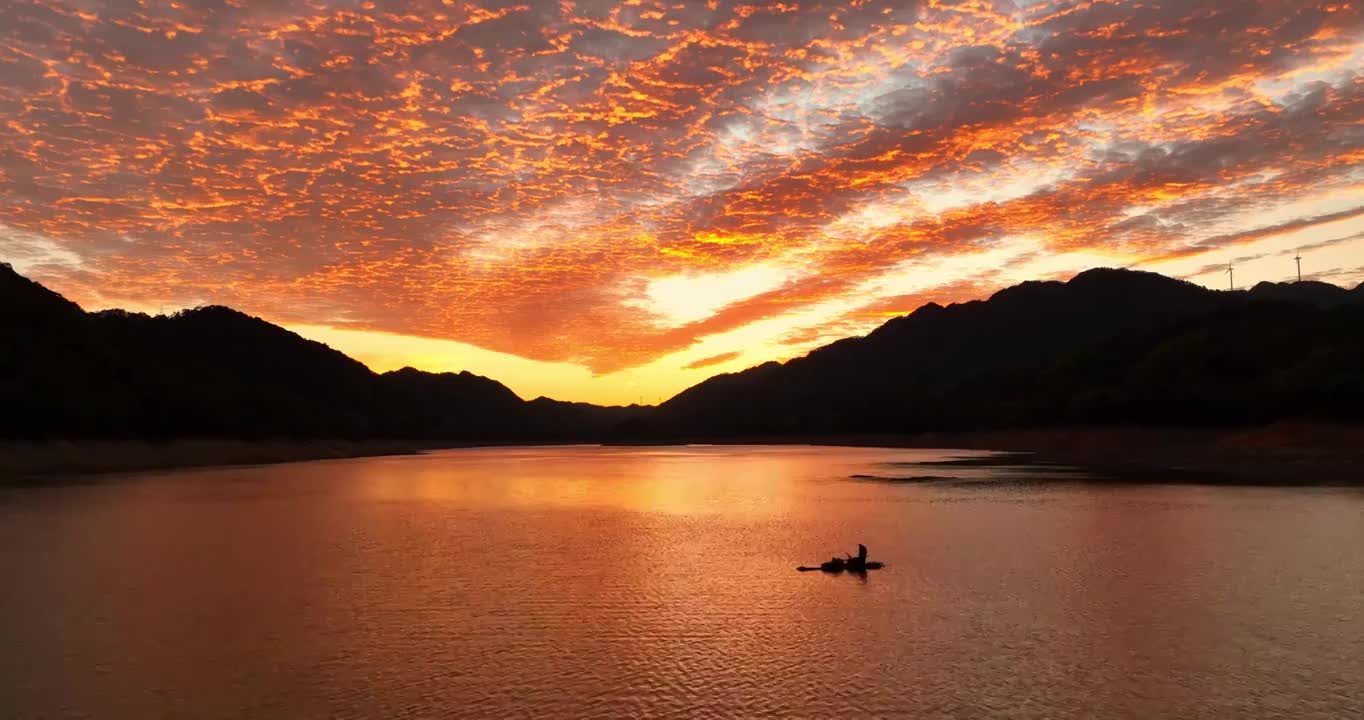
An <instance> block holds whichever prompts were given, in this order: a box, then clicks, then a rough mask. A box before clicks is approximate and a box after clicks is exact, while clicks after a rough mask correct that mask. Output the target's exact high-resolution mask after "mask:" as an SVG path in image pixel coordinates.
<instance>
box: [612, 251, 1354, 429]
mask: <svg viewBox="0 0 1364 720" xmlns="http://www.w3.org/2000/svg"><path fill="white" fill-rule="evenodd" d="M1361 301H1364V292H1361V290H1360V288H1356V290H1354V291H1346V290H1343V289H1341V288H1338V287H1335V286H1332V285H1326V284H1324V283H1293V284H1274V283H1261V284H1260V285H1258V286H1256V287H1255V288H1254V289H1252V290H1250V291H1240V292H1217V291H1212V290H1208V289H1205V288H1202V287H1200V286H1197V285H1194V284H1191V283H1187V282H1183V281H1179V280H1173V279H1170V278H1167V277H1164V276H1161V275H1157V274H1154V273H1146V272H1134V271H1127V270H1110V269H1099V270H1090V271H1087V272H1084V273H1081V274H1079V275H1077V276H1075V277H1074V278H1073V279H1071V280H1070V281H1069V282H1026V283H1023V284H1021V285H1018V286H1015V287H1011V288H1008V289H1005V290H1001V291H1000V292H998V293H996V294H995V295H994V296H992V297H991V298H990V299H989V300H985V301H973V302H968V303H963V304H957V305H951V306H948V307H942V306H939V305H937V304H928V305H925V306H923V307H921V308H919V309H918V310H916V311H915V312H913V313H911V314H909V315H906V316H904V317H900V318H896V319H894V320H891V321H889V322H887V323H886V324H884V325H882V326H881V327H879V328H877V329H876V330H875V331H873V332H871V333H870V334H868V335H867V336H865V337H861V338H851V339H846V340H841V341H838V342H835V343H833V344H831V345H828V346H825V347H822V348H819V349H817V350H815V351H813V352H811V353H810V354H809V355H807V356H805V357H802V358H797V359H794V360H791V361H789V362H787V363H785V364H778V363H775V362H773V363H767V364H764V365H761V366H758V367H756V368H752V369H750V370H746V371H744V372H740V373H734V374H729V375H721V376H718V377H714V378H711V379H709V380H707V381H705V382H703V383H701V384H699V385H696V386H694V387H692V388H690V389H688V390H686V391H684V392H682V393H680V394H679V395H677V396H676V397H674V398H672V399H671V400H669V401H668V402H666V403H664V404H663V405H662V406H660V407H659V409H658V411H657V412H655V413H654V414H652V415H651V416H650V417H648V418H642V419H637V420H636V421H635V422H633V423H631V424H630V425H629V426H627V427H625V428H623V429H622V436H623V438H636V439H647V438H650V437H664V438H674V437H682V438H697V439H699V438H722V437H733V436H745V435H749V436H756V435H783V436H787V435H820V434H843V433H908V432H918V431H925V430H954V429H985V428H992V429H993V428H1011V427H1045V426H1058V425H1088V424H1160V425H1197V424H1253V423H1261V422H1267V421H1272V420H1276V419H1281V418H1288V417H1325V418H1361V417H1364V410H1362V409H1361V408H1364V403H1362V402H1361V401H1364V384H1361V382H1362V381H1361V378H1364V302H1361Z"/></svg>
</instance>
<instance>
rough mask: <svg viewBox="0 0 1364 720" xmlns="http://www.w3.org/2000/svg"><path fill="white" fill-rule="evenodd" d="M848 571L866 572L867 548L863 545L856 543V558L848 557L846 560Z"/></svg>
mask: <svg viewBox="0 0 1364 720" xmlns="http://www.w3.org/2000/svg"><path fill="white" fill-rule="evenodd" d="M848 569H849V570H866V569H867V546H866V545H863V544H862V543H858V544H857V557H849V558H848Z"/></svg>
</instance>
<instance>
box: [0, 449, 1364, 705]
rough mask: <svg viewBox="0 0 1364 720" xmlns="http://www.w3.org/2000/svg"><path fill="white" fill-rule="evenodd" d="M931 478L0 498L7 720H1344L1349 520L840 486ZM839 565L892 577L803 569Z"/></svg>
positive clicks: (1362, 598)
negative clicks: (87, 719) (861, 552)
mask: <svg viewBox="0 0 1364 720" xmlns="http://www.w3.org/2000/svg"><path fill="white" fill-rule="evenodd" d="M943 456H944V453H941V452H936V451H915V450H878V449H852V448H799V447H779V448H754V447H747V448H740V447H728V448H578V447H555V448H538V449H527V448H497V449H479V450H461V451H450V452H441V453H433V454H431V455H427V456H416V457H399V458H371V459H359V460H347V461H335V462H318V463H302V464H295V465H280V466H272V467H262V468H237V469H223V470H208V471H189V472H183V473H166V474H159V475H148V476H146V477H143V478H130V479H125V480H123V481H120V482H117V483H109V484H101V485H93V486H75V487H69V488H50V489H41V490H32V491H26V492H22V493H21V492H18V491H15V492H12V493H9V494H3V493H0V574H2V575H3V576H4V577H6V578H7V579H10V580H12V581H13V583H12V587H20V588H23V591H22V592H10V593H0V637H3V638H5V639H6V641H7V644H6V645H5V646H4V647H0V677H5V678H6V679H7V680H6V683H4V684H0V716H3V717H37V716H50V715H62V714H71V715H80V714H86V715H97V716H100V717H112V718H116V719H119V718H139V719H140V718H145V717H156V716H166V715H176V716H184V717H268V718H299V717H386V718H387V717H393V718H401V717H418V716H420V717H452V716H464V717H510V716H530V715H542V716H572V717H603V718H609V717H620V716H622V715H636V716H679V717H688V716H698V717H699V716H705V717H753V716H792V717H875V716H910V717H933V716H969V717H992V716H993V717H1058V716H1068V717H1075V716H1084V717H1099V718H1115V719H1116V718H1131V717H1265V716H1274V715H1287V714H1291V713H1289V712H1288V711H1287V710H1285V708H1288V709H1289V710H1296V709H1298V708H1308V709H1312V710H1315V711H1318V714H1319V715H1321V716H1323V717H1347V716H1350V714H1349V713H1350V711H1352V710H1355V709H1358V708H1359V707H1361V705H1364V694H1361V693H1364V688H1361V687H1360V686H1359V684H1358V682H1357V681H1358V678H1359V677H1360V676H1364V654H1361V653H1360V652H1359V645H1358V638H1359V637H1361V636H1364V626H1361V622H1362V620H1361V618H1364V590H1361V589H1362V588H1364V582H1361V580H1364V558H1361V556H1360V554H1359V553H1358V548H1359V547H1361V546H1364V513H1361V507H1362V506H1361V502H1364V499H1361V497H1360V496H1358V495H1351V494H1343V493H1330V492H1312V491H1286V490H1265V489H1245V488H1190V487H1161V486H1147V487H1105V486H1097V485H1083V484H1078V485H1076V484H1068V485H1040V486H1036V485H1027V484H1018V483H1015V482H997V483H987V484H975V485H971V486H969V487H960V486H953V485H950V484H949V485H944V484H930V485H915V484H909V485H895V484H886V483H877V482H853V481H850V480H849V479H848V476H850V475H852V474H859V473H872V474H876V473H890V472H901V473H912V472H915V471H914V470H913V469H905V468H898V469H897V468H896V466H893V465H890V463H893V462H901V461H906V460H912V459H919V460H924V459H933V458H939V457H943ZM932 472H933V473H935V474H938V473H944V472H949V470H945V469H942V468H934V469H933V470H932ZM983 473H987V471H982V470H979V469H973V470H971V471H970V473H967V474H968V475H970V476H971V477H981V476H982V474H983ZM858 542H864V543H866V544H867V545H868V547H869V548H870V549H871V553H872V556H873V558H874V559H878V560H882V561H884V562H886V563H887V567H886V569H884V570H881V571H876V572H872V573H869V574H868V575H867V576H866V577H865V578H857V577H853V576H850V575H846V574H845V575H841V576H831V575H826V574H823V573H798V572H795V571H794V566H796V565H799V564H806V563H814V562H818V561H820V560H823V559H827V557H828V556H829V555H831V554H833V553H838V552H844V551H853V550H854V549H855V547H856V543H858ZM1286 668H1287V669H1288V670H1286ZM54 708H58V709H65V710H62V711H61V712H58V711H57V710H54ZM66 710H69V711H70V712H69V713H68V712H66Z"/></svg>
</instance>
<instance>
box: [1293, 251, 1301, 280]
mask: <svg viewBox="0 0 1364 720" xmlns="http://www.w3.org/2000/svg"><path fill="white" fill-rule="evenodd" d="M1293 259H1294V260H1296V261H1297V262H1298V282H1302V251H1301V250H1298V251H1297V252H1294V253H1293Z"/></svg>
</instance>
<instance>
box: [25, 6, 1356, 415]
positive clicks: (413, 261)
mask: <svg viewBox="0 0 1364 720" xmlns="http://www.w3.org/2000/svg"><path fill="white" fill-rule="evenodd" d="M3 14H4V17H5V20H6V21H5V22H3V23H0V39H3V42H2V43H0V248H3V250H4V251H5V253H6V255H7V256H8V257H9V258H10V259H12V260H15V261H16V262H18V263H20V264H21V267H22V268H23V269H25V270H26V271H27V272H29V273H30V274H32V275H34V276H35V277H37V278H39V279H41V280H43V281H44V282H47V283H49V284H50V285H52V286H53V287H55V288H57V289H59V290H61V291H62V292H64V293H66V294H68V295H70V296H71V297H73V299H76V300H79V301H82V302H84V303H87V304H92V305H96V306H98V305H110V304H124V303H131V304H137V305H142V306H151V307H156V306H160V305H163V304H169V305H186V304H195V303H198V302H215V303H224V304H230V305H234V306H238V307H241V308H243V309H245V310H247V311H250V312H252V313H253V314H258V315H261V316H264V317H268V318H270V319H273V320H276V321H280V322H288V323H294V324H307V325H310V326H328V327H332V328H339V329H344V330H348V331H357V332H359V331H364V332H373V333H395V334H401V335H406V336H417V337H425V338H432V339H439V340H447V341H454V342H458V343H462V344H464V345H467V346H476V347H478V348H481V349H484V350H487V351H489V352H491V353H494V354H497V353H500V354H503V355H515V356H518V357H521V358H526V359H530V360H534V361H541V362H546V363H558V364H567V365H570V366H574V367H581V368H586V369H587V370H588V371H590V373H588V374H589V375H590V374H595V375H598V376H609V375H611V374H613V373H620V372H625V371H628V370H631V369H640V368H651V367H653V366H654V364H656V363H661V364H662V365H660V367H661V366H666V367H668V368H671V371H674V377H675V378H676V380H677V382H682V381H683V380H686V379H689V378H691V377H692V376H691V375H688V374H687V373H683V372H676V371H678V369H679V368H681V369H687V368H691V369H696V368H700V367H704V366H705V364H704V363H703V364H701V365H698V364H697V363H702V361H703V360H705V359H706V358H702V359H701V360H698V359H696V356H698V355H700V354H703V355H706V356H708V357H710V358H714V357H719V356H722V355H726V354H730V353H732V352H737V348H729V347H720V346H718V345H723V344H724V343H725V342H739V339H738V338H741V337H742V338H743V341H744V342H749V343H753V342H757V343H759V346H757V347H756V348H755V347H750V348H749V349H750V350H751V351H752V353H751V354H753V355H754V356H755V359H761V358H757V355H762V354H764V353H765V354H767V355H768V356H770V357H784V356H785V355H786V354H787V353H789V352H790V351H791V350H792V349H793V348H801V347H807V346H808V345H809V343H811V342H815V341H817V340H825V339H831V338H833V337H836V336H838V335H841V334H846V333H850V332H865V331H866V330H867V329H868V328H869V327H871V326H873V325H874V324H875V322H876V321H877V320H878V319H880V318H884V317H886V315H887V314H888V313H892V312H900V311H904V310H909V309H912V308H911V307H910V305H911V304H912V303H914V302H918V301H919V300H920V299H927V298H932V299H939V300H952V299H965V298H967V297H968V296H969V295H970V294H971V293H973V292H979V293H983V292H988V291H989V290H990V289H992V288H995V287H998V286H999V285H1000V284H1004V283H1006V282H1009V281H1012V280H1013V277H1012V276H1011V275H1010V274H1009V273H1008V272H1006V271H1007V270H1009V268H990V267H977V265H978V263H977V262H976V261H975V260H973V258H984V257H994V255H991V253H997V252H998V251H999V250H1001V249H1008V248H1018V249H1020V252H1021V251H1022V249H1026V250H1027V253H1028V257H1029V258H1030V262H1034V263H1041V262H1043V261H1044V260H1046V258H1048V257H1051V258H1065V257H1076V258H1078V257H1084V258H1094V257H1099V258H1105V257H1107V258H1117V259H1120V260H1122V261H1124V262H1129V263H1133V262H1143V261H1145V262H1167V261H1168V262H1177V261H1180V260H1181V259H1183V258H1188V259H1190V260H1191V261H1193V262H1194V263H1195V265H1194V266H1189V267H1188V268H1186V269H1185V270H1186V271H1189V272H1192V271H1193V270H1194V269H1195V266H1197V265H1211V264H1214V263H1212V262H1211V260H1212V259H1217V260H1223V259H1224V258H1221V257H1220V256H1218V257H1217V258H1209V257H1203V258H1202V259H1201V260H1200V259H1198V258H1199V256H1206V255H1209V254H1214V255H1215V254H1217V253H1219V252H1222V250H1223V248H1226V247H1229V246H1235V245H1253V244H1256V243H1264V242H1269V241H1272V240H1273V238H1275V237H1278V236H1281V235H1284V234H1286V233H1294V232H1298V231H1301V230H1310V229H1311V228H1312V227H1315V226H1321V227H1325V226H1326V225H1328V224H1330V223H1337V224H1338V223H1339V222H1341V221H1353V222H1357V221H1359V218H1360V216H1358V214H1357V213H1356V214H1350V213H1352V212H1354V211H1352V210H1351V208H1352V207H1354V206H1355V205H1357V204H1358V203H1354V204H1353V205H1347V204H1342V202H1340V201H1338V200H1337V199H1333V198H1339V197H1341V196H1343V195H1346V194H1348V193H1349V192H1350V190H1351V188H1357V186H1358V183H1359V182H1360V177H1361V172H1364V136H1362V135H1361V131H1360V127H1362V126H1364V76H1361V74H1360V73H1359V67H1360V62H1359V61H1360V58H1361V57H1364V11H1362V10H1361V9H1360V7H1359V6H1358V5H1357V4H1353V3H1340V2H1330V1H1328V0H1321V1H1319V2H1296V3H1282V2H1270V1H1269V0H1194V1H1187V0H1181V1H1180V2H1149V3H1142V4H1139V5H1133V4H1115V3H1088V2H1070V1H1068V0H1048V1H1046V2H1039V3H1028V4H1026V7H1019V4H1016V3H1013V2H1004V1H1002V0H985V1H984V2H976V3H969V4H949V3H903V2H890V1H883V0H868V1H867V2H858V3H846V2H827V1H825V0H814V1H813V2H809V3H756V4H754V3H734V2H729V1H728V0H717V1H716V2H708V3H665V2H661V1H659V0H642V1H641V2H638V3H625V4H622V3H606V2H596V1H595V0H592V1H583V2H573V3H568V2H558V0H553V1H551V0H518V2H514V3H502V2H460V3H451V4H446V3H444V2H439V1H438V0H429V1H428V0H414V1H411V2H408V1H403V0H379V1H378V2H374V3H363V4H333V3H308V2H301V1H300V2H290V1H286V2H281V3H271V4H268V5H262V4H259V3H229V4H222V3H210V2H202V1H200V0H178V1H177V2H164V1H159V0H152V1H150V2H144V3H134V4H114V5H105V6H101V7H100V8H99V9H97V10H93V11H92V10H89V9H87V8H86V6H85V5H82V4H79V3H75V2H72V1H71V0H14V1H13V2H10V3H9V4H8V5H7V7H6V9H5V11H4V13H3ZM1284 208H1289V209H1288V210H1285V209H1284ZM1283 213H1288V214H1287V215H1283ZM1352 227H1353V226H1352ZM1349 229H1350V228H1347V230H1349ZM1354 229H1356V230H1357V228H1354ZM1347 234H1348V233H1347ZM1328 251H1329V252H1330V253H1333V255H1332V256H1331V259H1330V263H1331V264H1332V265H1333V266H1334V267H1338V268H1349V267H1359V266H1361V265H1364V248H1361V243H1360V242H1357V241H1351V242H1345V243H1339V244H1336V245H1332V246H1330V247H1329V248H1328V247H1323V248H1322V250H1321V252H1328ZM1264 252H1269V251H1266V250H1263V249H1252V250H1248V251H1247V253H1249V254H1263V253H1264ZM1010 257H1012V256H1010ZM943 262H947V263H951V262H957V263H960V264H961V265H962V267H969V268H973V269H972V272H973V273H974V275H973V276H972V277H971V278H970V279H967V280H960V279H953V280H950V281H949V280H944V281H934V280H933V279H932V278H931V277H926V278H924V279H923V281H922V282H916V283H914V287H916V288H920V289H915V290H913V291H912V292H908V293H906V292H902V291H900V290H895V289H893V288H892V289H887V288H891V286H892V285H895V283H888V282H886V278H888V277H902V276H903V275H904V274H905V273H913V272H915V268H917V267H927V266H931V265H933V264H934V263H943ZM1016 262H1017V260H1016ZM1038 267H1039V268H1042V270H1041V271H1044V272H1058V273H1059V272H1064V271H1065V269H1066V267H1068V266H1065V265H1064V263H1062V264H1060V265H1045V264H1044V265H1038ZM753 268H761V269H764V272H763V273H750V272H749V271H751V270H752V269H753ZM712 276H714V277H732V278H741V279H742V278H753V279H752V281H751V282H752V286H751V287H749V288H746V289H745V288H737V289H735V288H729V287H726V289H725V292H724V294H723V295H719V294H716V291H713V290H707V287H710V286H708V285H706V284H705V283H694V282H690V280H689V279H692V278H697V277H712ZM1240 276H1241V273H1239V272H1238V277H1240ZM774 277H779V278H780V279H781V282H780V283H777V284H776V285H774V284H773V281H772V278H774ZM897 282H900V281H897ZM901 284H903V283H901ZM659 287H665V288H671V287H675V288H681V289H682V290H681V291H680V292H679V293H674V294H673V295H672V296H670V297H669V298H668V299H667V302H665V303H660V302H658V301H657V298H656V297H655V296H654V295H656V294H657V293H656V292H655V293H654V295H651V290H653V291H656V290H657V288H659ZM688 293H692V294H691V295H688ZM688 307H691V308H693V310H694V311H691V312H689V311H688V310H687V309H688ZM346 337H350V336H349V335H347V336H346ZM375 337H381V336H378V335H376V336H375ZM717 344H718V345H717ZM748 354H750V353H746V356H747V355H748ZM493 356H494V355H488V356H487V357H493ZM492 374H494V375H495V374H496V372H493V373H492ZM660 382H661V381H660ZM584 392H585V393H586V391H584ZM588 394H590V393H588ZM586 396H587V394H585V395H584V397H586Z"/></svg>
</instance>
